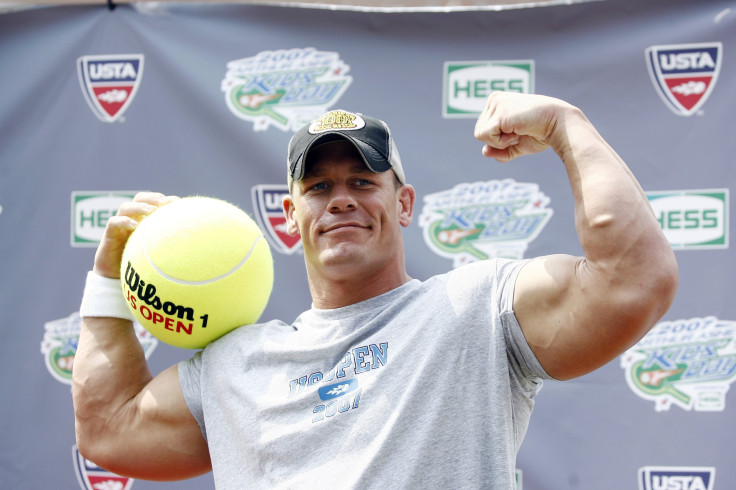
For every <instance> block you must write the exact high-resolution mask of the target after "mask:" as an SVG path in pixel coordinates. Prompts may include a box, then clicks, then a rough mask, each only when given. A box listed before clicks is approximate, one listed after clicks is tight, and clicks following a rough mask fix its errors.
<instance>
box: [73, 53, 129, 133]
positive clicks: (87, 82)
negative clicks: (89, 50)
mask: <svg viewBox="0 0 736 490" xmlns="http://www.w3.org/2000/svg"><path fill="white" fill-rule="evenodd" d="M77 73H78V75H79V84H80V85H81V87H82V94H84V98H85V99H86V100H87V104H88V105H89V108H90V109H92V113H94V115H95V116H97V118H98V119H99V120H100V121H103V122H107V123H113V122H115V121H122V120H121V119H120V118H121V117H122V116H123V114H125V111H126V110H128V107H129V106H130V104H131V103H132V102H133V98H134V97H135V94H136V92H137V91H138V87H139V86H140V84H141V78H142V77H143V55H142V54H118V55H112V54H109V55H93V56H82V57H80V58H79V59H77Z"/></svg>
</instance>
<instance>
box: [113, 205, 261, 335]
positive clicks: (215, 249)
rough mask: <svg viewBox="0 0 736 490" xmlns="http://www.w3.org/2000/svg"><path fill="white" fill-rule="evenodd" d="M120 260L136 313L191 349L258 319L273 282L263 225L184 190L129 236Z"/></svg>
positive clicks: (149, 326) (157, 330)
mask: <svg viewBox="0 0 736 490" xmlns="http://www.w3.org/2000/svg"><path fill="white" fill-rule="evenodd" d="M120 266H121V270H120V279H121V282H122V286H123V294H124V295H125V299H126V301H127V303H128V306H129V307H130V309H131V311H132V312H133V314H134V315H135V317H136V319H137V320H138V321H139V322H140V323H141V325H143V326H144V327H145V328H146V329H147V330H148V331H149V332H151V333H152V334H153V335H154V336H155V337H157V338H158V339H160V340H162V341H163V342H166V343H168V344H171V345H175V346H177V347H183V348H188V349H198V348H201V347H204V346H205V345H207V344H209V343H210V342H212V341H213V340H215V339H217V338H219V337H221V336H223V335H224V334H226V333H227V332H229V331H231V330H233V329H234V328H237V327H239V326H242V325H248V324H251V323H255V322H256V321H258V319H259V318H260V316H261V314H262V313H263V310H264V309H265V308H266V304H267V303H268V299H269V297H270V295H271V289H272V288H273V258H272V256H271V250H270V248H269V246H268V242H267V241H266V239H265V238H264V236H263V233H262V232H261V230H260V229H259V228H258V225H257V224H256V223H255V222H254V221H253V220H252V219H251V218H250V217H249V216H248V215H247V214H246V213H245V212H244V211H243V210H241V209H240V208H238V207H237V206H234V205H233V204H230V203H228V202H226V201H223V200H220V199H214V198H211V197H199V196H197V197H185V198H183V199H179V200H176V201H173V202H171V203H169V204H166V205H164V206H162V207H160V208H159V209H157V210H156V211H154V212H153V213H151V215H149V216H148V217H146V218H145V219H144V220H142V221H141V223H140V224H139V225H138V227H137V228H136V229H135V230H134V231H133V233H132V234H131V236H130V238H129V239H128V242H127V244H126V245H125V250H124V251H123V260H122V262H121V264H120Z"/></svg>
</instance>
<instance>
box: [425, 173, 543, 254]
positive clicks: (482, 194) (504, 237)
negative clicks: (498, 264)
mask: <svg viewBox="0 0 736 490" xmlns="http://www.w3.org/2000/svg"><path fill="white" fill-rule="evenodd" d="M548 204H549V198H548V197H547V196H546V195H544V193H542V192H541V191H540V190H539V186H537V185H536V184H529V183H523V182H516V181H514V180H512V179H505V180H491V181H488V182H475V183H473V184H458V185H456V186H455V187H453V188H452V189H450V190H447V191H442V192H438V193H435V194H429V195H427V196H425V197H424V207H423V208H422V214H421V216H420V217H419V226H421V227H422V229H423V230H424V233H423V235H424V241H425V242H426V243H427V245H428V246H429V248H430V249H432V251H434V252H435V253H436V254H438V255H440V256H442V257H447V258H450V259H453V265H454V267H458V266H460V265H462V264H465V263H469V262H474V261H476V260H485V259H488V258H492V257H507V258H516V259H520V258H523V256H524V252H525V251H526V248H527V245H528V244H529V242H531V241H532V240H534V239H535V238H536V237H537V235H539V233H540V232H541V231H542V229H543V228H544V227H545V225H546V224H547V222H548V221H549V219H550V218H551V217H552V209H550V208H548V207H547V205H548Z"/></svg>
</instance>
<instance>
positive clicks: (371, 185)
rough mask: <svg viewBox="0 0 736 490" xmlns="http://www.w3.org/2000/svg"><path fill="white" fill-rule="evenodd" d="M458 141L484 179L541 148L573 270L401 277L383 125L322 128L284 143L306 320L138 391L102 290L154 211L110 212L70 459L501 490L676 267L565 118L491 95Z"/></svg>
mask: <svg viewBox="0 0 736 490" xmlns="http://www.w3.org/2000/svg"><path fill="white" fill-rule="evenodd" d="M475 136H476V138H477V139H479V140H480V141H481V142H483V143H484V144H485V146H484V147H483V154H484V155H485V156H487V157H493V158H496V159H497V160H499V161H501V162H506V161H509V160H512V159H514V158H516V157H518V156H522V155H526V154H531V153H536V152H539V151H542V150H544V149H546V148H547V147H552V148H553V149H554V151H555V152H556V153H557V154H558V155H559V157H560V159H561V160H562V162H563V164H564V165H565V169H566V171H567V174H568V176H569V181H570V185H571V188H572V193H573V197H574V199H575V225H576V229H577V232H578V235H579V238H580V242H581V245H582V247H583V251H584V254H585V256H584V257H573V256H568V255H553V256H546V257H539V258H536V259H532V260H522V261H514V260H505V259H498V260H489V261H483V262H476V263H474V264H469V265H467V266H464V267H461V268H458V269H455V270H454V271H452V272H450V273H448V274H443V275H439V276H436V277H433V278H430V279H429V280H427V281H424V282H420V281H418V280H414V279H411V278H410V277H409V276H408V274H407V272H406V269H405V265H404V250H403V240H402V236H401V229H402V227H406V226H409V224H410V223H411V219H412V213H413V206H414V201H415V192H414V189H413V188H412V187H411V186H410V185H409V184H407V183H406V178H405V175H404V172H403V167H402V164H401V161H400V159H399V157H398V152H397V151H396V149H395V146H394V145H393V139H392V137H391V134H390V132H389V130H388V127H387V126H385V124H384V123H382V122H381V121H378V120H375V119H373V118H370V117H367V116H361V115H358V114H352V113H346V112H344V111H335V112H332V113H328V114H326V115H324V116H323V117H321V118H319V119H318V120H315V121H314V122H313V123H312V124H311V125H310V126H308V127H305V128H303V129H302V130H300V131H299V132H297V134H295V136H294V137H293V138H292V141H291V142H290V145H289V158H288V161H289V173H288V177H289V182H290V188H291V194H290V196H289V197H287V198H285V200H284V212H285V215H286V219H287V226H288V229H289V231H290V232H291V233H300V234H301V237H302V242H303V246H304V257H305V262H306V268H307V274H308V279H309V287H310V292H311V295H312V299H313V305H312V308H311V309H310V310H308V311H306V312H304V313H303V314H302V315H300V316H299V318H297V320H296V321H295V322H294V323H293V324H291V325H289V324H285V323H283V322H280V321H271V322H267V323H264V324H259V325H253V326H248V327H247V328H241V329H237V330H235V331H234V332H231V333H230V334H228V335H226V336H225V337H223V338H221V339H219V340H218V341H216V342H214V343H212V344H210V345H209V346H207V347H206V348H205V349H204V350H203V351H202V352H201V353H198V354H196V355H195V356H194V357H193V358H192V359H191V360H189V361H185V362H182V363H180V364H179V365H176V366H172V367H171V368H169V369H167V370H165V371H163V372H162V373H160V374H158V375H157V376H156V377H155V378H154V377H152V376H151V374H150V373H149V371H148V369H147V367H146V362H145V357H144V356H143V353H142V351H141V349H140V346H139V345H138V342H137V340H136V337H135V335H134V332H133V328H132V326H131V322H130V321H129V320H128V319H125V318H116V316H118V317H125V316H126V314H125V307H124V304H123V305H122V307H121V306H120V304H121V301H122V300H121V299H119V298H118V297H119V296H121V295H120V293H119V290H118V291H116V290H115V287H116V286H115V285H116V284H117V281H116V280H115V278H117V277H118V274H119V272H118V271H119V265H120V258H121V253H122V248H123V246H124V243H125V240H126V239H127V236H128V235H129V233H130V231H131V230H133V229H134V228H135V226H136V224H137V222H138V221H140V219H142V218H143V217H144V216H146V215H148V214H150V213H151V212H153V211H154V210H155V208H156V207H158V206H161V205H165V204H166V202H168V201H169V200H170V199H172V198H170V197H165V196H162V195H160V194H152V193H144V194H139V195H138V196H137V197H136V199H135V200H134V201H133V202H130V203H126V204H124V205H123V206H121V208H120V210H119V213H118V216H116V217H114V218H112V219H111V220H110V221H109V223H108V227H107V230H106V232H105V236H104V238H103V240H102V242H101V243H100V246H99V248H98V251H97V254H96V256H95V264H94V272H93V273H91V274H90V275H89V277H88V284H87V288H86V291H85V297H84V299H83V303H82V308H81V312H82V316H83V317H84V321H83V328H82V332H81V334H80V339H79V346H78V350H77V354H76V357H75V364H74V376H73V380H74V386H73V393H74V402H75V415H76V423H77V424H76V427H77V444H78V447H79V449H80V451H81V452H82V454H84V455H85V456H86V457H88V458H89V459H91V460H93V461H95V462H96V463H97V464H99V465H100V466H103V467H106V468H108V469H110V470H111V471H114V472H117V473H122V474H127V475H130V476H133V477H137V478H146V479H180V478H187V477H191V476H194V475H197V474H201V473H203V472H206V471H208V470H210V468H212V470H213V473H214V478H215V484H216V486H217V487H218V488H223V489H224V488H263V487H278V488H295V487H300V488H312V487H317V486H321V487H325V486H326V487H339V488H357V487H370V488H373V487H376V488H378V487H380V488H407V487H419V486H421V487H426V488H448V487H449V488H456V487H458V486H462V487H486V488H494V489H508V488H513V478H514V476H513V475H514V467H515V458H516V453H517V451H518V449H519V446H520V444H521V441H522V439H523V437H524V434H525V431H526V428H527V425H528V421H529V417H530V415H531V411H532V407H533V403H534V396H535V395H536V393H537V392H538V390H539V389H540V387H541V381H542V379H544V378H556V379H570V378H573V377H576V376H581V375H583V374H586V373H588V372H590V371H592V370H594V369H596V368H598V367H600V366H602V365H604V364H605V363H607V362H609V361H610V360H612V359H614V358H615V357H616V356H618V355H619V354H621V353H622V352H623V351H624V350H626V349H627V348H629V347H630V346H631V345H633V344H634V343H635V342H637V341H638V340H639V339H640V338H641V337H642V336H643V335H644V334H646V332H647V331H648V330H649V329H650V328H651V327H652V326H653V325H654V324H655V323H656V322H657V320H658V319H659V318H661V316H662V315H663V314H664V312H665V311H666V310H667V309H668V308H669V305H670V304H671V302H672V300H673V297H674V293H675V289H676V284H677V266H676V263H675V259H674V255H673V252H672V250H671V248H670V247H669V244H668V243H667V240H666V239H665V237H664V236H663V234H662V233H661V230H660V228H659V225H658V223H657V221H656V219H655V217H654V215H653V213H652V211H651V208H650V207H649V204H648V201H647V199H646V197H645V195H644V193H643V192H642V190H641V188H640V187H639V185H638V183H637V182H636V180H635V179H634V177H633V175H632V174H631V172H630V171H629V169H628V168H627V167H626V165H625V164H624V162H623V161H622V160H621V159H620V158H619V157H618V155H617V154H616V153H615V152H614V151H613V150H612V149H611V148H610V147H609V146H608V145H607V144H606V142H605V141H604V140H603V139H602V138H601V136H600V135H599V134H598V133H597V132H596V130H595V129H594V127H593V126H592V125H591V124H590V122H589V121H588V120H587V119H586V118H585V116H584V115H583V113H582V112H581V111H580V110H578V109H577V108H575V107H573V106H571V105H570V104H567V103H565V102H563V101H560V100H557V99H553V98H549V97H544V96H538V95H522V94H511V93H494V94H493V95H491V96H490V97H489V99H488V103H487V106H486V108H485V110H484V112H483V113H482V114H481V116H480V117H479V119H478V122H477V125H476V129H475ZM389 170H391V171H389ZM110 278H112V279H110Z"/></svg>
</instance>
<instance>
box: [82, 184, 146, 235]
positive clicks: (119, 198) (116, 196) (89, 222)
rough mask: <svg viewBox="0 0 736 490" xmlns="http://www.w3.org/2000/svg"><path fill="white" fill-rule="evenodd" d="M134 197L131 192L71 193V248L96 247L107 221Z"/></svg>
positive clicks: (133, 193)
mask: <svg viewBox="0 0 736 490" xmlns="http://www.w3.org/2000/svg"><path fill="white" fill-rule="evenodd" d="M135 195H136V192H133V191H74V192H72V229H71V245H72V247H96V246H97V244H98V243H100V239H101V238H102V234H103V233H104V232H105V226H107V220H109V219H110V218H111V217H113V216H115V213H117V212H118V207H120V205H121V204H122V203H124V202H125V201H130V200H131V199H132V198H133V197H134V196H135Z"/></svg>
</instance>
